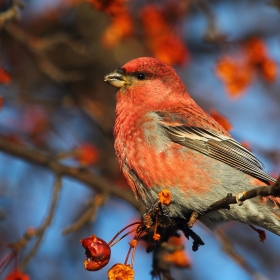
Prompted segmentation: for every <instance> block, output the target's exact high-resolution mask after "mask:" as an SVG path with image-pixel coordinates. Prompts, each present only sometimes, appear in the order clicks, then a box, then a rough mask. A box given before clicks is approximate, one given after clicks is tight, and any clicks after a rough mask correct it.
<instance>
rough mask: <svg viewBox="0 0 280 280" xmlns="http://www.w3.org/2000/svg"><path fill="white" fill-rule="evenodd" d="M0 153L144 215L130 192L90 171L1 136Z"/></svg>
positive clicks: (141, 207)
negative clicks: (66, 163)
mask: <svg viewBox="0 0 280 280" xmlns="http://www.w3.org/2000/svg"><path fill="white" fill-rule="evenodd" d="M0 151H2V152H4V153H6V154H9V155H12V156H15V157H17V158H21V159H23V160H26V161H28V162H30V163H33V164H36V165H41V166H42V167H45V168H48V169H50V170H51V171H53V172H54V173H56V174H58V175H60V176H62V177H63V176H67V177H70V178H73V179H76V180H78V181H80V182H82V183H84V184H86V185H87V186H88V187H90V188H91V189H93V190H95V191H98V192H101V193H104V194H108V195H113V196H115V197H117V198H120V199H123V200H125V201H127V202H128V203H129V204H130V205H132V206H133V207H134V208H135V209H136V210H138V211H139V213H144V212H145V210H146V207H145V206H144V204H142V203H140V202H138V201H136V199H135V197H134V196H133V194H132V193H131V192H129V191H124V190H122V189H121V188H119V187H118V186H116V185H113V184H112V183H110V182H109V181H107V180H106V179H104V178H102V177H100V176H98V175H95V174H93V173H92V172H91V171H90V170H85V169H81V168H76V167H71V166H66V165H63V164H61V163H60V162H59V161H58V160H57V158H56V157H55V156H54V155H49V154H47V153H45V152H43V151H40V150H37V149H33V148H28V147H25V146H21V145H17V144H13V143H10V142H9V141H8V140H6V139H5V138H4V137H3V136H0Z"/></svg>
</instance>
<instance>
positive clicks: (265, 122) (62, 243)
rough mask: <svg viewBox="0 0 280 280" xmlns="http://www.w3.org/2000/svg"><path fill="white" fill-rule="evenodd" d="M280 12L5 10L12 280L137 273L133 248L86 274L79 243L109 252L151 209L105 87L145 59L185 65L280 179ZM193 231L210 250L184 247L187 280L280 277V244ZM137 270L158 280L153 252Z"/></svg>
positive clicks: (101, 1)
mask: <svg viewBox="0 0 280 280" xmlns="http://www.w3.org/2000/svg"><path fill="white" fill-rule="evenodd" d="M279 9H280V1H278V0H271V1H260V0H254V1H253V0H249V1H246V0H242V1H233V0H232V1H219V0H215V1H206V0H205V1H203V0H201V1H200V0H197V1H194V0H190V1H187V0H177V1H176V0H165V1H124V0H90V1H83V0H52V1H36V0H30V1H24V2H23V1H19V0H14V1H5V0H0V11H1V12H0V32H1V33H0V36H1V37H0V40H1V41H0V104H1V105H0V106H1V109H0V110H1V111H0V273H1V275H0V279H8V280H13V279H14V280H15V279H21V280H28V279H32V280H33V279H34V280H35V279H36V280H37V279H40V280H41V279H42V280H45V279H68V280H76V279H85V280H86V279H96V280H97V279H107V271H108V269H109V268H110V267H111V266H112V265H113V264H115V263H120V262H124V259H125V256H126V253H127V250H128V248H129V245H128V242H129V241H131V239H132V237H131V238H125V239H124V240H122V241H121V242H119V243H118V244H117V245H116V246H114V247H113V248H112V256H111V260H110V262H109V264H108V266H107V267H105V268H103V269H102V270H100V271H98V272H89V271H86V270H84V266H83V260H84V259H85V255H84V249H83V247H82V246H81V245H80V239H82V238H85V237H87V236H90V235H91V234H93V233H94V234H96V235H97V236H99V237H101V238H102V239H104V240H105V241H107V242H108V241H109V240H110V239H111V238H112V237H113V236H114V235H115V233H117V232H118V231H119V230H120V229H122V228H123V227H125V226H126V225H128V224H129V223H132V222H135V221H137V220H139V218H140V213H142V211H143V209H144V208H143V205H142V204H141V203H140V202H137V201H136V200H135V199H134V197H133V195H132V192H131V191H130V189H129V188H128V186H127V185H126V182H125V180H124V179H123V177H122V175H121V174H120V172H119V168H118V165H117V162H116V159H115V155H114V149H113V135H112V129H113V124H114V107H115V89H114V88H112V87H110V86H108V85H106V84H105V83H104V82H103V77H104V75H106V74H107V73H109V72H110V71H112V70H114V69H115V68H117V67H120V66H122V65H123V64H125V63H126V62H127V61H129V60H131V59H133V58H137V57H140V56H153V57H157V58H159V59H161V60H163V61H165V62H166V63H168V64H170V65H172V66H173V67H175V68H176V71H177V73H178V74H179V75H180V77H181V78H182V80H183V81H184V83H185V84H186V87H187V89H188V91H189V93H190V94H191V96H192V97H193V98H194V99H195V101H196V102H197V103H198V104H199V106H201V107H202V108H203V109H204V110H205V111H206V112H208V113H209V114H211V115H212V116H213V117H214V118H215V119H216V120H217V121H219V122H220V123H221V124H222V125H223V126H224V127H225V128H226V129H227V130H229V131H230V133H231V134H232V136H233V137H234V138H235V139H236V140H238V141H239V142H241V143H242V144H243V145H244V146H246V147H247V148H248V149H250V150H251V151H252V152H253V153H254V154H256V156H257V157H258V158H259V159H260V160H261V161H262V162H263V163H264V164H265V165H266V171H267V172H268V173H270V174H271V175H273V176H275V177H277V176H278V174H279V173H280V144H279V143H280V142H279V139H280V79H279V61H280V10H279ZM52 163H55V164H52ZM64 167H65V168H64ZM63 168H64V169H63ZM60 177H61V178H62V179H61V178H60ZM60 179H61V180H60ZM194 230H195V232H196V233H197V234H199V236H200V237H201V238H202V239H203V241H204V242H205V246H202V247H200V248H199V250H198V251H197V252H193V251H192V250H191V242H187V240H186V239H183V241H182V242H183V243H184V245H185V250H184V256H185V259H186V262H187V265H185V266H184V267H183V268H178V267H177V268H176V262H175V261H174V263H171V264H172V265H174V268H172V276H173V278H174V279H191V280H198V279H209V280H219V279H223V280H224V279H227V280H231V279H239V280H249V279H272V280H273V279H279V275H280V265H279V264H280V263H279V260H280V251H279V248H278V247H279V246H278V245H277V244H279V237H278V236H275V235H273V234H270V233H269V232H266V236H267V238H266V240H265V241H264V242H260V240H259V236H258V234H257V233H256V232H254V231H253V230H252V229H251V228H250V227H248V226H247V225H242V224H238V223H228V224H225V225H222V226H221V227H220V230H219V231H218V232H215V233H213V232H210V231H209V230H207V229H206V228H205V227H204V226H203V225H202V224H200V223H197V224H196V225H195V227H194ZM14 250H16V251H17V252H18V253H17V257H15V256H14V254H13V252H14ZM18 269H20V270H21V271H22V272H18ZM134 270H135V279H136V280H140V279H151V275H150V272H151V270H152V254H151V253H149V254H147V253H146V251H145V244H144V243H141V244H140V245H139V247H138V248H137V252H136V257H135V262H134ZM17 273H18V274H17ZM16 277H18V278H16ZM19 277H21V278H19Z"/></svg>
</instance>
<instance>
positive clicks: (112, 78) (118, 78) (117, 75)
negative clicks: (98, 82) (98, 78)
mask: <svg viewBox="0 0 280 280" xmlns="http://www.w3.org/2000/svg"><path fill="white" fill-rule="evenodd" d="M104 82H106V83H108V84H109V85H111V86H113V87H116V88H123V87H125V86H126V85H127V84H128V80H127V79H126V77H125V75H124V71H123V70H122V69H121V68H118V69H116V70H115V71H113V72H112V73H109V74H107V75H106V76H105V77H104Z"/></svg>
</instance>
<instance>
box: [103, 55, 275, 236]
mask: <svg viewBox="0 0 280 280" xmlns="http://www.w3.org/2000/svg"><path fill="white" fill-rule="evenodd" d="M105 82H107V83H108V84H110V85H111V86H114V87H116V88H118V92H117V105H116V122H115V127H114V135H115V151H116V155H117V158H118V161H119V164H120V167H121V169H122V171H123V173H124V176H125V177H126V179H127V181H128V184H129V185H130V187H131V189H132V190H133V192H134V195H135V196H136V197H138V196H139V197H140V198H141V199H142V200H143V202H144V203H145V205H146V206H147V207H149V206H151V205H152V204H153V202H154V201H155V200H156V199H157V198H158V193H159V192H160V191H162V190H164V189H167V190H169V192H170V193H171V194H172V202H171V205H169V208H168V209H169V215H170V216H171V217H180V218H186V217H188V216H189V214H190V213H191V212H192V211H196V212H198V213H200V214H203V212H204V211H205V210H207V208H208V207H209V206H210V205H211V204H213V203H214V202H216V201H218V200H220V199H222V198H223V197H225V196H226V195H227V194H228V193H234V194H237V193H240V192H242V191H246V190H249V189H251V188H254V187H257V186H261V185H265V184H267V185H268V184H269V182H275V179H274V178H272V177H271V176H270V175H268V174H267V173H266V172H265V171H264V170H263V167H264V166H263V164H262V163H261V162H260V161H259V160H258V159H257V158H256V157H255V156H254V155H253V154H252V153H251V152H249V151H248V150H246V149H245V148H244V147H243V146H242V145H240V144H239V143H238V142H237V141H235V140H234V139H233V138H232V137H231V136H230V135H229V134H228V132H227V131H225V130H224V129H223V127H221V125H219V124H218V123H217V122H216V121H215V120H214V119H213V118H212V117H210V116H209V115H208V114H206V113H205V112H204V111H203V110H202V109H201V108H200V107H199V106H198V105H197V104H196V103H195V102H194V100H193V99H192V98H191V97H190V95H189V93H188V92H187V90H186V88H185V85H184V84H183V82H182V81H181V79H180V78H179V76H178V75H177V74H176V72H175V70H174V69H173V68H172V67H170V66H168V65H166V64H165V63H163V62H161V61H160V60H158V59H155V58H149V57H141V58H137V59H134V60H131V61H129V62H128V63H126V64H125V65H124V66H123V67H122V68H118V69H116V70H115V71H114V72H112V73H110V74H108V75H106V76H105ZM277 202H279V200H277V199H274V200H273V199H266V200H261V199H260V198H253V199H251V200H247V201H245V202H244V203H243V205H242V206H238V205H236V204H235V205H232V206H231V209H230V210H218V211H214V212H211V213H209V214H207V215H204V216H202V217H201V218H200V221H201V222H203V223H204V224H205V225H206V226H208V227H209V228H211V229H214V228H215V226H216V225H217V224H218V223H219V222H222V221H229V220H238V221H240V222H243V223H247V224H255V225H258V226H260V227H263V228H266V229H267V230H269V231H271V232H274V233H275V234H278V235H280V210H279V208H278V206H279V204H277Z"/></svg>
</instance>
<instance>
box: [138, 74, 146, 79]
mask: <svg viewBox="0 0 280 280" xmlns="http://www.w3.org/2000/svg"><path fill="white" fill-rule="evenodd" d="M137 79H138V80H144V79H145V74H143V73H138V74H137Z"/></svg>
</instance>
